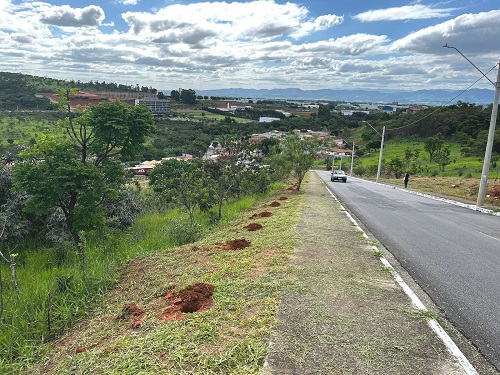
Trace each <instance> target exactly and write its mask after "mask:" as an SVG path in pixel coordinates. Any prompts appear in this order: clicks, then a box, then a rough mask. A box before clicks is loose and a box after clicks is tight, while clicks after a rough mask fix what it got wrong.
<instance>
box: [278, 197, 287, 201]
mask: <svg viewBox="0 0 500 375" xmlns="http://www.w3.org/2000/svg"><path fill="white" fill-rule="evenodd" d="M287 199H288V197H280V199H279V200H280V201H286V200H287Z"/></svg>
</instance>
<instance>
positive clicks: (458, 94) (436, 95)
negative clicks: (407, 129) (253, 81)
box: [197, 88, 494, 105]
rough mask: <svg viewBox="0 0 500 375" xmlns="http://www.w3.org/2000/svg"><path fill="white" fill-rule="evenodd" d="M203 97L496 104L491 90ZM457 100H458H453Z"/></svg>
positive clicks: (240, 92) (232, 92)
mask: <svg viewBox="0 0 500 375" xmlns="http://www.w3.org/2000/svg"><path fill="white" fill-rule="evenodd" d="M197 93H198V94H199V95H208V96H217V97H229V98H252V99H257V98H262V99H292V100H293V99H295V100H312V101H343V102H369V103H399V104H428V105H446V104H454V103H456V102H457V101H458V100H460V101H462V102H467V103H474V104H481V105H487V104H491V103H492V102H493V96H494V91H493V90H487V89H471V90H468V91H466V92H464V93H462V90H433V89H429V90H417V91H390V92H389V91H377V90H328V89H324V90H302V89H299V88H289V89H260V90H256V89H241V88H231V89H218V90H199V91H197ZM453 99H455V100H453Z"/></svg>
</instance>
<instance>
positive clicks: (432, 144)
mask: <svg viewBox="0 0 500 375" xmlns="http://www.w3.org/2000/svg"><path fill="white" fill-rule="evenodd" d="M443 144H444V141H443V140H442V139H440V138H436V137H430V138H427V139H426V140H425V143H424V149H425V151H427V152H428V153H429V162H430V163H432V160H433V159H434V155H435V154H436V153H437V152H438V151H439V150H441V147H443Z"/></svg>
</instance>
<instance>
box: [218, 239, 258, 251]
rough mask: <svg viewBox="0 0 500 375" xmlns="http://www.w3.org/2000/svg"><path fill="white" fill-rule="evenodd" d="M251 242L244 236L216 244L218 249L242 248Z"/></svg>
mask: <svg viewBox="0 0 500 375" xmlns="http://www.w3.org/2000/svg"><path fill="white" fill-rule="evenodd" d="M250 244H251V242H250V241H248V240H246V239H244V238H239V239H236V240H232V241H229V242H226V243H218V244H216V246H217V249H218V250H241V249H244V248H246V247H248V246H250Z"/></svg>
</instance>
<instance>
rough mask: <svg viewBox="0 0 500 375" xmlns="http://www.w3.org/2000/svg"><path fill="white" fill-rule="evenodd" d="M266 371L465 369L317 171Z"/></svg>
mask: <svg viewBox="0 0 500 375" xmlns="http://www.w3.org/2000/svg"><path fill="white" fill-rule="evenodd" d="M304 194H305V197H304V206H303V210H302V214H301V219H300V221H299V224H298V227H297V231H298V235H299V238H300V240H299V243H298V244H297V246H296V251H295V254H294V256H293V257H292V259H291V267H292V269H293V272H294V273H295V276H296V279H297V281H298V282H299V284H300V285H302V287H303V289H302V290H300V291H295V292H289V293H287V294H286V295H284V296H283V297H282V300H281V305H280V309H279V312H278V321H279V322H278V324H277V326H276V327H275V330H274V333H273V335H272V338H271V343H270V346H269V351H268V355H267V358H266V363H265V366H264V374H345V373H360V374H363V373H364V374H378V373H384V374H402V373H404V374H422V373H425V374H463V373H464V372H463V370H462V369H461V367H460V365H459V364H458V362H457V361H456V359H455V358H454V357H453V356H452V355H451V354H450V353H449V351H448V350H447V349H446V347H445V346H444V344H443V343H442V342H441V340H439V339H438V338H437V337H436V336H435V334H434V333H433V332H432V331H431V330H430V328H429V327H428V325H427V323H426V320H425V317H424V316H422V314H421V313H419V311H418V310H417V309H416V308H414V307H413V306H412V304H411V301H410V300H409V298H408V297H407V296H406V295H405V294H404V292H403V291H402V289H401V288H400V287H399V285H398V284H396V282H395V281H394V279H393V277H392V276H391V274H390V272H389V271H388V270H387V269H386V268H384V267H383V266H382V264H381V263H380V261H379V259H378V258H377V257H376V256H375V255H374V253H373V249H372V246H371V245H372V244H371V243H370V242H369V241H368V240H367V239H365V238H364V237H362V236H361V235H360V232H359V231H358V230H357V229H356V228H355V227H354V226H353V224H352V223H351V221H349V219H348V218H347V217H346V216H345V214H344V212H342V209H341V206H340V205H339V204H338V203H337V202H336V201H335V200H334V199H332V197H331V196H330V194H329V193H328V191H327V190H326V189H325V186H324V185H323V184H322V182H321V180H320V179H319V177H318V176H317V175H316V174H315V173H311V174H310V176H309V183H308V184H307V185H306V188H305V191H304Z"/></svg>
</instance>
